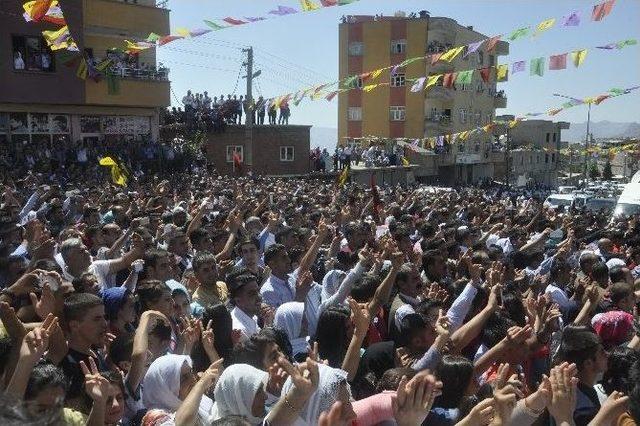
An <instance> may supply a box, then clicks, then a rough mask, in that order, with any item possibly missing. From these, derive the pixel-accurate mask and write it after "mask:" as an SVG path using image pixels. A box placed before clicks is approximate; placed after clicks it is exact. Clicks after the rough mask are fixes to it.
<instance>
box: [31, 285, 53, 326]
mask: <svg viewBox="0 0 640 426" xmlns="http://www.w3.org/2000/svg"><path fill="white" fill-rule="evenodd" d="M29 298H30V299H31V304H32V305H33V309H34V310H35V311H36V314H37V315H38V316H39V317H40V319H44V318H46V317H47V315H49V314H52V313H54V311H55V309H56V298H55V296H54V295H53V291H51V287H49V284H46V283H45V284H44V285H43V286H42V294H41V295H40V299H38V296H37V295H36V294H35V293H33V292H30V293H29Z"/></svg>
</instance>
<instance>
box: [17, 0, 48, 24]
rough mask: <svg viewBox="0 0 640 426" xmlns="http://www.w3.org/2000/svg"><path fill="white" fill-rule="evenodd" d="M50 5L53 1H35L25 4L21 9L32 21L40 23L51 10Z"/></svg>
mask: <svg viewBox="0 0 640 426" xmlns="http://www.w3.org/2000/svg"><path fill="white" fill-rule="evenodd" d="M52 3H53V0H35V1H33V2H28V3H25V4H24V5H23V8H24V10H25V12H27V13H28V14H29V17H30V18H31V20H32V21H35V22H40V20H41V19H42V18H44V17H45V15H46V14H47V12H48V11H49V9H50V8H51V5H52ZM27 5H30V6H27Z"/></svg>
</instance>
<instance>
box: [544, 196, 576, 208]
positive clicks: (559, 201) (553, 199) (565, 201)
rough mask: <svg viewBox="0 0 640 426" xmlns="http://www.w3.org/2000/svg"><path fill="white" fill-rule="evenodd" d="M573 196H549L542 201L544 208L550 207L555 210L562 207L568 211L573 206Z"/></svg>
mask: <svg viewBox="0 0 640 426" xmlns="http://www.w3.org/2000/svg"><path fill="white" fill-rule="evenodd" d="M574 198H575V195H573V194H551V195H549V196H548V197H547V199H546V200H544V206H545V207H551V208H553V209H556V208H558V207H564V208H565V209H568V208H570V207H571V205H572V204H573V200H574Z"/></svg>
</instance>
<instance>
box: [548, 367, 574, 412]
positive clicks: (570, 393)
mask: <svg viewBox="0 0 640 426" xmlns="http://www.w3.org/2000/svg"><path fill="white" fill-rule="evenodd" d="M576 372H577V368H576V365H575V364H568V363H566V362H565V363H562V364H561V365H559V366H557V367H554V368H552V369H551V372H550V374H549V381H550V383H551V391H552V395H551V403H550V404H549V405H548V406H547V408H548V409H549V413H550V414H551V415H552V416H553V418H554V420H555V421H556V423H557V424H560V423H563V422H566V423H569V424H572V423H573V411H574V410H575V407H576V398H577V385H578V379H577V378H576V377H574V376H575V374H576Z"/></svg>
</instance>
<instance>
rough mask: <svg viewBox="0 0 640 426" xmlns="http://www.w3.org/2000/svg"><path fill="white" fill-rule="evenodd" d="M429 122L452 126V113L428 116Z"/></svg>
mask: <svg viewBox="0 0 640 426" xmlns="http://www.w3.org/2000/svg"><path fill="white" fill-rule="evenodd" d="M426 121H427V123H434V124H439V125H441V126H450V125H451V116H450V115H442V114H436V115H430V116H428V117H427V118H426Z"/></svg>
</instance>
